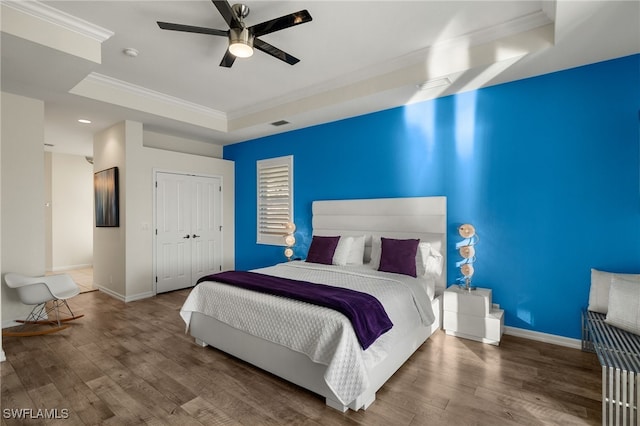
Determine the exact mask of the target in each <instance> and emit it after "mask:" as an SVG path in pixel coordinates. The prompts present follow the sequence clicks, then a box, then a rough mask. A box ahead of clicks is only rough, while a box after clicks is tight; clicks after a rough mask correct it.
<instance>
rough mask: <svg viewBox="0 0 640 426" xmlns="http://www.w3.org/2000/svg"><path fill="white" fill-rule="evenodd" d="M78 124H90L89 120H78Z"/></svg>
mask: <svg viewBox="0 0 640 426" xmlns="http://www.w3.org/2000/svg"><path fill="white" fill-rule="evenodd" d="M78 123H82V124H91V120H87V119H86V118H81V119H79V120H78Z"/></svg>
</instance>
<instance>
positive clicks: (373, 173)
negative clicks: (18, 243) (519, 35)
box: [224, 55, 640, 338]
mask: <svg viewBox="0 0 640 426" xmlns="http://www.w3.org/2000/svg"><path fill="white" fill-rule="evenodd" d="M639 113H640V55H633V56H629V57H625V58H621V59H616V60H612V61H607V62H601V63H597V64H593V65H588V66H583V67H579V68H574V69H570V70H566V71H561V72H556V73H552V74H547V75H543V76H540V77H535V78H529V79H525V80H520V81H516V82H512V83H507V84H502V85H497V86H493V87H488V88H484V89H481V90H477V91H472V92H466V93H463V94H459V95H455V96H449V97H445V98H439V99H436V100H432V101H425V102H421V103H418V104H412V105H408V106H403V107H398V108H393V109H389V110H385V111H382V112H378V113H373V114H368V115H364V116H360V117H355V118H350V119H345V120H342V121H337V122H333V123H329V124H324V125H319V126H314V127H309V128H305V129H301V130H296V131H291V132H288V133H282V134H279V135H275V136H270V137H265V138H261V139H256V140H252V141H248V142H244V143H239V144H235V145H230V146H226V147H225V148H224V158H225V159H229V160H233V161H235V164H236V194H235V198H236V206H235V212H236V218H235V219H236V253H235V255H236V267H237V268H238V269H251V268H256V267H262V266H266V265H271V264H274V263H278V262H282V261H284V257H283V254H282V251H283V249H282V247H275V246H268V245H259V244H256V161H257V160H260V159H264V158H271V157H278V156H283V155H290V154H292V155H293V156H294V191H295V192H294V193H295V200H294V216H295V223H296V225H297V227H298V231H297V232H296V238H297V240H298V243H297V244H296V248H295V249H296V255H297V256H303V257H304V256H305V254H306V250H307V249H308V246H309V242H310V239H311V203H312V201H314V200H324V199H349V198H387V197H413V196H432V195H445V196H447V204H448V227H449V235H448V240H449V247H448V248H447V251H448V257H449V265H448V277H449V282H451V283H453V282H454V281H455V279H456V278H457V277H459V275H460V274H459V272H458V270H457V269H456V268H455V262H456V261H457V260H459V255H458V254H457V252H456V250H455V243H456V242H457V241H459V240H460V238H459V236H458V235H457V227H458V226H459V225H460V224H462V223H466V222H468V223H472V224H473V225H474V226H475V227H476V230H477V233H478V235H479V237H480V242H479V243H478V245H477V246H476V254H477V261H476V263H475V265H474V266H475V270H476V273H475V276H474V284H476V285H478V286H480V287H488V288H491V289H493V297H494V302H495V303H499V304H500V305H501V307H502V308H504V309H505V323H506V325H508V326H513V327H518V328H523V329H527V330H534V331H538V332H543V333H549V334H554V335H559V336H565V337H570V338H579V337H580V310H581V309H582V308H583V307H585V306H586V305H587V302H588V297H589V284H590V269H591V268H592V267H593V268H599V269H603V270H610V271H618V272H634V273H640V175H639V169H640V162H639V158H640V150H639V144H640V120H639Z"/></svg>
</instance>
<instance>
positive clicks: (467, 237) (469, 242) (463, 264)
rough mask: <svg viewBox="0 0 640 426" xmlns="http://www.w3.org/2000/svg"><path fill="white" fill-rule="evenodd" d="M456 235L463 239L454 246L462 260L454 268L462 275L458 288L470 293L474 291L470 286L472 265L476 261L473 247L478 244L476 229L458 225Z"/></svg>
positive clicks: (470, 226) (472, 271) (467, 225)
mask: <svg viewBox="0 0 640 426" xmlns="http://www.w3.org/2000/svg"><path fill="white" fill-rule="evenodd" d="M458 234H460V236H461V237H462V238H464V240H463V241H460V242H459V243H458V244H457V245H456V247H457V248H458V253H459V254H460V257H462V260H461V261H459V262H457V263H456V266H457V267H459V268H460V272H461V273H462V278H461V279H460V280H461V281H462V282H463V283H464V284H463V285H461V286H460V287H462V288H463V289H464V290H467V291H472V290H475V289H476V288H475V287H473V286H472V285H471V277H473V274H474V272H475V270H474V268H473V264H474V263H475V261H476V249H475V248H474V246H475V245H476V244H477V243H478V241H479V238H478V236H477V235H476V229H475V228H474V227H473V225H471V224H469V223H465V224H463V225H460V227H459V228H458Z"/></svg>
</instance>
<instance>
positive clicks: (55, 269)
mask: <svg viewBox="0 0 640 426" xmlns="http://www.w3.org/2000/svg"><path fill="white" fill-rule="evenodd" d="M91 267H93V265H92V264H91V263H83V264H81V265H67V266H53V267H52V268H51V272H63V271H72V270H74V269H86V268H91Z"/></svg>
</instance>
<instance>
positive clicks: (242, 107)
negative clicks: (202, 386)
mask: <svg viewBox="0 0 640 426" xmlns="http://www.w3.org/2000/svg"><path fill="white" fill-rule="evenodd" d="M29 3H31V4H33V3H34V2H29ZM15 4H16V3H14V2H6V1H5V2H3V10H4V11H5V12H6V8H5V7H6V6H12V5H13V6H15ZM247 4H248V6H249V7H250V9H251V12H250V14H249V16H248V17H247V18H246V22H247V25H253V24H256V23H259V22H263V21H266V20H269V19H272V18H276V17H279V16H282V15H286V14H289V13H291V12H295V11H298V10H301V9H307V10H308V11H309V13H310V14H311V16H312V17H313V20H312V21H311V22H309V23H305V24H302V25H298V26H296V27H293V28H288V29H285V30H282V31H278V32H275V33H272V34H268V35H265V36H263V37H262V39H263V40H264V41H266V42H268V43H270V44H272V45H274V46H276V47H278V48H280V49H282V50H284V51H286V52H287V53H289V54H292V55H294V56H296V57H298V58H299V59H300V62H299V63H298V64H296V65H294V66H291V65H288V64H286V63H284V62H281V61H279V60H277V59H275V58H273V57H271V56H268V55H266V54H264V53H262V52H259V51H257V52H256V53H255V54H254V55H253V56H252V57H251V58H249V59H237V60H236V61H235V63H234V65H233V67H232V68H223V67H220V66H219V65H218V64H219V63H220V60H221V58H222V56H223V55H224V52H225V50H226V45H227V41H226V39H225V38H224V37H217V36H211V35H202V34H190V33H184V32H175V31H164V30H161V29H159V28H158V26H157V24H156V21H157V20H160V21H168V22H174V23H180V24H188V25H195V26H202V27H209V28H217V29H222V30H226V29H227V25H226V23H225V22H224V20H223V19H222V17H221V16H220V14H219V13H218V11H217V9H216V8H215V7H214V5H213V4H212V3H211V2H210V1H208V0H200V1H150V0H146V1H107V2H100V1H93V0H91V1H79V0H76V1H47V2H45V3H44V6H42V4H40V5H39V6H38V7H36V9H37V10H38V12H39V13H40V14H42V13H43V11H44V12H46V13H45V15H47V19H48V21H47V20H46V19H42V21H43V24H42V25H50V22H51V21H52V20H53V21H54V22H55V23H56V24H58V25H61V24H60V22H64V23H66V25H72V26H74V25H76V26H78V25H80V26H85V27H86V26H89V27H91V28H92V29H93V30H94V31H95V30H105V31H104V33H103V34H105V35H104V37H106V40H104V41H103V42H102V47H101V51H102V59H101V63H95V62H92V61H88V60H86V59H82V58H78V57H76V56H74V55H70V54H68V53H62V52H60V50H59V49H54V48H51V47H47V46H45V45H46V44H48V42H47V41H46V40H45V41H42V42H34V41H33V40H26V39H24V38H21V37H19V36H16V35H13V34H11V33H10V32H9V31H5V28H7V25H6V22H5V21H4V20H5V19H6V18H5V17H6V16H7V13H4V15H3V28H2V29H3V32H2V40H1V41H2V63H1V65H2V90H3V91H7V92H11V93H16V94H21V95H25V96H30V97H34V98H38V99H43V100H44V101H45V143H50V144H53V145H55V146H54V147H53V148H50V150H52V151H57V152H66V153H73V154H80V155H91V151H92V135H93V133H95V132H97V131H100V130H102V129H104V128H106V127H108V126H110V125H112V124H114V123H116V122H118V121H121V120H123V119H130V120H135V121H140V122H142V123H144V125H145V129H147V130H151V131H154V132H159V133H166V134H170V135H175V136H181V137H184V138H190V139H195V140H199V141H204V142H210V143H213V144H218V145H225V144H229V143H235V142H239V141H244V140H247V139H252V138H256V137H260V136H265V135H268V134H273V133H277V132H283V131H289V130H292V129H296V128H301V127H306V126H310V125H315V124H320V123H324V122H328V121H333V120H337V119H341V118H345V117H350V116H355V115H360V114H365V113H369V112H373V111H377V110H382V109H387V108H391V107H395V106H398V105H403V104H407V103H411V102H416V101H421V100H425V99H431V98H434V97H437V96H444V95H448V94H452V93H456V92H459V91H464V90H470V89H475V88H479V87H483V86H487V85H493V84H498V83H503V82H508V81H513V80H518V79H521V78H526V77H530V76H535V75H540V74H544V73H548V72H553V71H557V70H562V69H567V68H571V67H575V66H580V65H585V64H589V63H593V62H598V61H602V60H607V59H612V58H617V57H621V56H626V55H629V54H633V53H638V52H640V29H639V28H640V2H638V1H622V2H616V1H586V2H582V1H562V0H561V1H557V2H556V1H550V2H541V1H519V0H518V1H496V2H489V1H344V2H343V1H264V0H262V1H255V0H254V1H249V0H247ZM20 7H22V9H21V13H26V12H25V11H24V8H23V5H21V6H20ZM31 12H32V11H30V10H29V13H31ZM60 12H61V13H60ZM67 14H68V15H70V16H68V15H67ZM10 16H13V15H10ZM52 17H53V18H52ZM45 21H47V22H45ZM85 21H86V22H85ZM69 22H70V24H68V23H69ZM128 47H133V48H135V49H137V50H138V51H139V55H138V56H137V57H135V58H131V57H129V56H126V55H125V54H123V49H125V48H128ZM612 77H613V78H615V77H614V76H612ZM445 78H446V79H448V81H449V82H451V84H449V85H448V86H438V87H435V88H431V89H428V90H419V88H418V87H417V86H418V85H419V84H421V83H424V82H425V81H431V82H432V84H434V85H438V84H439V83H441V82H442V81H444V79H445ZM83 117H84V118H89V119H91V120H92V124H89V125H81V124H79V123H77V119H78V118H83ZM278 120H287V121H289V122H290V124H288V125H285V126H281V127H274V126H272V125H271V124H270V123H271V122H274V121H278Z"/></svg>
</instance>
